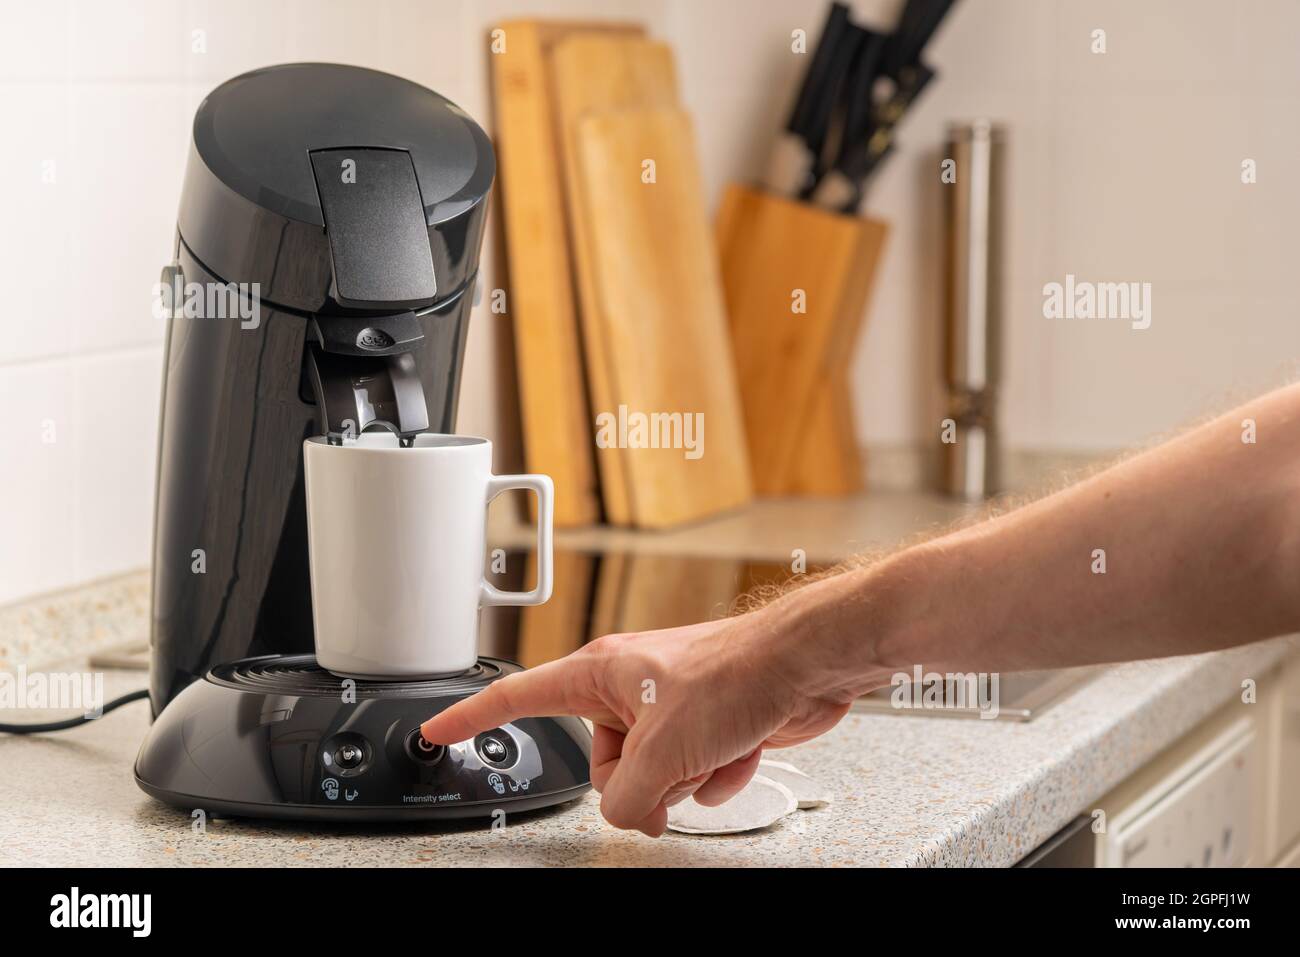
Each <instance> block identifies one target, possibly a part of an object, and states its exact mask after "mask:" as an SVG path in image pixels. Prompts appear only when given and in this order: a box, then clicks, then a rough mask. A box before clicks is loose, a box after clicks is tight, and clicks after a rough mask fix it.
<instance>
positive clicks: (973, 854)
mask: <svg viewBox="0 0 1300 957" xmlns="http://www.w3.org/2000/svg"><path fill="white" fill-rule="evenodd" d="M966 514H969V512H968V510H966V509H964V508H962V507H961V506H954V505H952V504H951V503H946V502H942V501H941V500H938V499H935V498H933V497H930V496H924V495H916V494H905V493H898V494H887V493H886V494H880V493H873V494H872V495H871V496H869V497H867V498H865V499H859V500H844V501H840V502H834V503H807V502H803V503H797V504H796V503H788V502H784V503H783V502H780V501H774V502H770V503H762V504H760V505H759V506H756V507H754V508H752V509H749V510H747V511H746V512H744V513H733V514H730V515H727V516H723V517H721V518H719V519H717V520H715V521H714V522H712V523H705V524H702V525H699V526H695V527H693V528H690V529H684V530H680V531H676V532H673V533H671V534H669V533H664V534H659V535H654V536H648V537H646V536H643V537H636V536H633V535H632V534H631V533H626V532H624V533H616V532H612V531H609V530H606V531H603V532H570V533H566V534H565V535H560V536H557V537H558V538H559V539H560V544H568V545H571V546H577V547H606V548H608V547H615V548H623V547H635V548H637V549H642V548H648V549H650V550H652V551H658V552H661V553H663V552H672V553H685V554H720V553H725V552H727V551H728V550H730V551H731V552H734V553H735V554H738V555H745V556H749V557H762V556H771V557H772V558H774V559H781V558H783V557H787V556H789V555H790V550H791V548H792V547H799V548H803V549H805V550H806V551H807V553H808V555H809V556H810V558H812V557H819V558H826V559H834V558H835V557H837V555H839V554H842V553H843V552H844V551H846V550H849V551H851V550H856V549H859V548H862V547H870V546H872V545H879V544H889V543H893V542H897V541H898V540H899V539H902V538H905V537H907V536H908V535H910V534H913V533H914V532H916V531H918V530H921V529H923V528H925V527H927V526H930V527H933V526H934V525H942V524H946V523H948V522H950V521H952V520H953V519H956V518H960V517H962V516H963V515H966ZM521 534H522V533H521ZM497 537H498V538H500V537H501V536H497ZM506 537H507V538H508V536H506ZM147 600H148V583H147V577H146V576H145V575H144V574H143V573H139V574H135V575H128V576H125V577H123V578H120V579H117V580H115V581H110V582H104V583H100V584H97V585H93V586H90V587H88V588H85V589H80V590H78V591H76V592H73V593H69V594H65V595H63V596H57V597H56V598H54V599H49V600H40V601H33V602H29V603H27V604H25V605H22V606H10V607H8V608H0V669H6V668H14V667H16V666H17V665H19V664H26V666H27V667H28V668H29V669H30V668H36V667H42V668H48V669H50V670H69V669H72V668H84V667H85V658H84V656H85V655H86V654H88V653H90V652H92V651H96V650H102V649H103V648H105V647H108V646H112V645H115V644H120V643H121V642H123V641H124V640H128V639H135V640H140V639H141V638H142V637H143V636H144V634H145V630H146V626H145V622H146V621H147V612H148V607H147ZM1295 641H1296V639H1285V640H1279V641H1274V642H1266V643H1262V644H1258V645H1252V646H1249V647H1246V648H1241V649H1237V650H1235V651H1231V652H1222V653H1218V654H1212V655H1197V656H1191V657H1186V658H1175V659H1167V660H1165V661H1159V662H1138V663H1135V664H1129V665H1122V666H1118V667H1115V668H1112V669H1110V670H1108V671H1106V672H1104V673H1103V674H1101V675H1099V676H1098V677H1097V678H1095V679H1094V680H1093V681H1091V682H1089V683H1088V684H1086V685H1084V686H1082V687H1080V688H1078V689H1077V690H1075V691H1074V692H1073V693H1071V694H1070V695H1069V697H1066V698H1064V699H1062V700H1061V701H1059V702H1057V703H1056V704H1055V705H1053V706H1052V707H1051V708H1050V709H1049V710H1047V711H1046V712H1045V713H1042V714H1040V715H1039V716H1037V717H1036V718H1035V719H1034V720H1033V721H1030V722H1028V723H1024V724H1022V723H1016V722H1007V721H978V720H962V719H953V718H935V717H916V716H907V715H890V714H851V715H850V716H849V717H847V718H845V719H844V720H843V721H842V722H841V723H840V724H839V725H838V726H837V727H836V728H835V729H834V730H832V731H831V732H830V733H828V734H826V735H823V736H822V737H821V738H818V739H817V740H815V741H811V742H809V743H808V744H805V745H802V746H800V747H798V748H792V749H789V750H787V751H783V752H777V756H778V757H780V758H782V759H784V760H788V761H791V762H793V763H794V764H795V765H797V766H798V767H800V768H801V769H803V770H804V771H806V772H808V773H809V774H811V775H813V776H814V777H815V778H817V779H818V780H820V781H821V782H822V783H824V784H825V785H826V786H827V787H828V789H829V790H830V792H831V796H832V799H833V803H832V804H831V805H830V806H829V807H825V808H820V809H817V810H812V811H801V812H798V813H796V814H794V815H791V816H789V817H787V818H785V819H783V820H782V821H781V822H779V823H778V824H776V825H774V826H773V827H771V828H770V829H768V830H766V831H762V832H757V833H753V834H746V835H735V836H728V837H698V836H686V835H680V834H673V833H671V832H670V833H669V834H667V835H665V836H664V837H663V838H660V839H659V840H657V841H655V840H650V839H648V838H645V837H642V836H641V835H638V834H629V833H623V832H619V831H616V830H614V829H613V828H611V827H609V826H608V825H606V824H605V823H604V822H603V820H602V819H601V817H600V811H599V805H598V798H597V797H596V796H595V795H592V794H588V795H587V796H585V797H583V798H581V799H579V800H578V801H575V802H573V803H571V804H569V805H565V806H563V807H560V808H556V809H552V810H548V811H540V812H536V813H533V814H530V815H516V816H514V817H512V818H510V819H509V820H508V822H507V826H506V827H505V828H503V829H501V830H498V831H491V830H487V829H482V828H480V827H478V826H466V825H456V826H452V827H447V826H439V825H430V824H425V825H413V826H408V827H400V828H399V827H383V828H381V827H367V828H362V827H325V826H321V825H318V824H313V825H298V826H292V825H285V824H270V823H260V822H256V821H246V820H239V821H236V820H214V821H209V823H208V826H207V829H206V831H205V832H203V833H195V832H194V830H193V829H192V827H191V823H192V822H191V819H190V817H189V815H188V814H186V813H185V812H183V811H177V810H174V809H171V808H168V807H165V806H163V805H161V804H158V803H156V802H154V801H153V800H151V799H150V798H148V797H147V796H146V795H145V794H144V793H143V792H141V791H140V790H139V789H138V788H137V787H136V785H135V782H134V781H133V780H132V777H131V767H132V764H133V762H134V760H135V754H136V751H137V749H138V748H139V745H140V742H141V740H142V739H143V737H144V734H145V731H146V728H147V726H148V707H147V705H145V704H144V703H143V702H139V703H134V704H131V705H128V706H126V707H125V708H123V709H121V710H119V711H116V712H113V713H111V714H109V715H106V716H105V717H104V718H103V719H101V720H99V721H96V722H93V723H91V724H90V725H88V726H86V727H83V728H79V729H77V730H75V731H71V732H64V733H59V734H49V735H43V736H38V737H30V738H16V737H10V736H5V735H0V767H3V768H4V769H5V773H4V774H3V775H0V865H6V864H8V865H12V864H48V865H92V866H93V865H107V864H125V865H132V864H182V865H204V866H213V865H291V866H298V865H309V864H322V865H337V866H348V865H367V864H379V865H411V866H421V865H430V864H433V865H498V866H511V865H584V864H585V865H643V866H656V865H680V866H689V865H712V866H729V867H736V866H745V865H775V866H783V867H789V866H802V865H868V866H876V865H992V866H1005V865H1010V864H1013V863H1015V862H1016V861H1018V860H1019V859H1020V858H1022V857H1024V856H1025V854H1027V853H1028V852H1029V851H1031V850H1032V849H1034V848H1035V847H1036V846H1037V845H1039V844H1041V843H1042V842H1043V841H1044V840H1045V839H1046V838H1047V837H1049V836H1051V835H1052V834H1053V833H1055V832H1056V831H1057V830H1058V829H1060V828H1061V827H1063V826H1064V825H1065V824H1067V823H1068V822H1069V821H1070V820H1071V819H1073V818H1074V817H1075V816H1076V815H1078V814H1080V813H1082V812H1086V811H1088V810H1090V807H1091V803H1092V802H1095V801H1096V800H1097V799H1099V798H1100V797H1101V796H1102V795H1104V794H1105V793H1106V792H1107V791H1109V790H1110V789H1112V788H1113V787H1114V786H1115V785H1116V784H1118V783H1120V782H1121V781H1122V780H1124V779H1125V778H1126V777H1128V776H1129V775H1130V774H1131V773H1132V772H1133V771H1135V770H1137V769H1138V768H1140V767H1141V766H1142V765H1144V764H1145V763H1146V762H1148V761H1149V760H1150V759H1151V758H1153V757H1154V756H1155V755H1156V754H1157V753H1159V752H1160V751H1161V750H1162V749H1164V748H1165V747H1167V746H1168V745H1170V744H1172V743H1173V742H1174V741H1176V740H1177V739H1178V738H1179V737H1180V736H1181V735H1183V734H1184V733H1185V732H1187V731H1188V730H1190V729H1191V728H1192V727H1194V726H1195V725H1196V724H1197V723H1198V722H1199V721H1201V720H1202V719H1203V718H1205V717H1207V716H1208V715H1210V714H1211V713H1212V712H1214V711H1215V710H1216V709H1217V708H1219V707H1220V706H1222V705H1223V704H1224V703H1225V702H1227V701H1229V700H1233V699H1234V698H1237V697H1238V696H1239V695H1240V689H1241V682H1242V681H1243V680H1244V679H1246V678H1255V679H1259V678H1261V677H1263V675H1264V674H1265V673H1266V672H1267V671H1268V670H1269V669H1270V668H1271V667H1272V666H1273V665H1274V664H1275V663H1277V662H1278V661H1280V660H1281V659H1282V658H1283V657H1284V656H1285V655H1286V654H1288V653H1289V652H1290V650H1291V648H1293V647H1295V644H1294V643H1295ZM77 656H82V657H80V658H78V657H77ZM59 662H63V665H62V666H60V665H59ZM144 684H145V676H144V675H143V674H142V673H140V672H129V671H110V672H106V679H105V688H104V692H105V695H106V697H109V698H111V697H115V696H117V695H118V694H121V693H123V692H126V691H129V690H132V689H135V688H139V687H142V686H143V685H144ZM1241 707H1251V706H1250V705H1241ZM4 714H5V717H6V719H8V720H36V719H37V717H38V716H37V715H36V714H30V713H29V714H27V715H23V714H21V713H16V712H13V711H8V712H4Z"/></svg>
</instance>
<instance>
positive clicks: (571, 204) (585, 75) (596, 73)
mask: <svg viewBox="0 0 1300 957" xmlns="http://www.w3.org/2000/svg"><path fill="white" fill-rule="evenodd" d="M551 78H552V83H553V90H554V107H555V121H556V128H557V131H558V132H557V137H556V138H557V143H558V147H559V153H560V162H561V167H562V169H563V171H564V183H565V189H564V194H565V201H566V204H567V212H568V219H567V222H568V225H569V238H570V241H571V244H572V250H573V256H574V259H575V277H574V278H575V284H576V286H577V289H578V303H579V319H580V321H579V326H580V328H581V331H582V341H583V345H584V354H585V359H586V365H585V368H586V372H587V389H588V395H589V400H590V401H589V406H590V408H591V410H592V411H593V412H597V411H600V410H609V409H616V408H617V402H615V401H614V392H613V385H612V383H611V381H610V378H609V376H610V374H611V373H610V362H609V357H608V353H609V344H608V343H607V342H606V340H605V336H604V328H605V325H606V321H605V320H604V319H602V318H601V317H600V316H598V315H597V313H598V311H599V308H600V304H599V298H598V296H597V295H596V292H595V262H596V256H597V253H596V249H595V246H594V245H593V241H592V238H591V236H590V234H589V232H588V230H587V223H588V221H589V217H588V215H587V211H586V210H585V209H584V207H583V203H584V194H583V193H582V192H581V191H580V190H575V189H574V188H573V184H574V183H575V182H576V177H577V167H576V163H577V160H576V150H575V148H574V142H575V136H576V128H577V124H578V123H579V122H580V121H581V120H582V118H583V117H585V116H588V115H590V114H592V113H597V112H601V111H604V110H611V109H627V108H635V107H668V106H675V105H676V104H677V75H676V68H675V66H674V64H673V55H672V50H671V48H669V47H668V45H667V44H664V43H657V42H654V41H650V40H644V39H640V38H637V37H633V36H626V35H620V36H614V35H596V34H591V33H582V34H574V35H572V36H569V37H566V38H564V39H562V40H561V41H559V42H558V43H557V44H556V45H555V47H554V49H553V51H552V53H551ZM590 424H591V423H590V421H589V423H588V425H589V427H590ZM589 434H590V433H589ZM595 457H596V464H597V468H598V471H599V473H600V482H601V499H602V501H603V503H604V506H605V517H606V519H607V520H608V521H609V522H610V523H611V524H614V525H632V524H636V521H635V516H634V514H633V508H632V503H631V498H630V492H629V489H628V486H629V482H630V478H629V476H628V474H627V471H626V468H625V464H624V456H623V455H622V454H621V453H620V451H619V450H617V449H601V448H597V449H596V450H595Z"/></svg>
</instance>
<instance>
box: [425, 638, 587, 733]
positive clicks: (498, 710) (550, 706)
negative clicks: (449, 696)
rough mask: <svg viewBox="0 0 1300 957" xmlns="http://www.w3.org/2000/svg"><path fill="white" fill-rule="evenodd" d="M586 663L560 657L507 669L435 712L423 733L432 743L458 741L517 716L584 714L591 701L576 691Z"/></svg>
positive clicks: (426, 723)
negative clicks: (577, 677) (517, 669)
mask: <svg viewBox="0 0 1300 957" xmlns="http://www.w3.org/2000/svg"><path fill="white" fill-rule="evenodd" d="M582 667H585V665H583V664H580V663H579V662H577V661H575V660H574V659H572V658H561V659H560V660H559V661H550V662H547V663H546V664H544V665H539V666H538V667H536V668H529V669H528V670H527V671H520V672H516V673H515V674H512V675H507V676H506V677H504V678H501V679H499V680H497V681H494V682H492V684H490V685H488V686H487V687H486V688H484V689H483V690H482V691H480V692H478V693H477V694H472V695H470V696H469V697H468V698H464V699H462V700H460V701H457V702H456V703H455V704H454V705H452V706H451V707H449V708H447V709H445V710H443V711H440V712H439V713H438V714H435V715H434V716H433V717H432V718H430V719H429V720H428V721H426V722H424V724H422V725H420V733H421V734H422V735H424V738H425V740H426V741H428V742H429V743H430V744H456V743H457V742H459V741H468V740H469V739H470V738H472V737H474V735H476V734H478V733H479V732H481V731H490V730H492V729H493V728H499V727H501V725H503V724H506V723H508V722H510V721H514V720H515V719H516V718H535V717H548V716H551V715H558V714H581V713H582V712H583V711H584V710H590V707H591V702H584V701H582V700H580V699H578V698H577V697H575V695H574V693H573V689H574V687H575V686H577V685H578V684H579V682H577V681H575V672H576V670H577V669H578V668H582Z"/></svg>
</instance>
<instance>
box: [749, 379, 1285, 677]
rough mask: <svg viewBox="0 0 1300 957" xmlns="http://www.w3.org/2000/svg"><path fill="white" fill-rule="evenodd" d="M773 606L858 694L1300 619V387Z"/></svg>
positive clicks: (1144, 653)
mask: <svg viewBox="0 0 1300 957" xmlns="http://www.w3.org/2000/svg"><path fill="white" fill-rule="evenodd" d="M1244 419H1252V420H1254V422H1255V423H1256V434H1257V441H1256V442H1254V443H1249V444H1248V443H1243V441H1242V421H1243V420H1244ZM1103 563H1104V564H1103ZM1103 569H1104V570H1103ZM768 612H769V615H770V619H769V620H771V621H774V622H775V621H780V622H782V623H783V624H784V626H785V627H784V628H780V627H778V628H775V629H774V630H776V631H787V632H790V633H794V634H796V635H798V636H799V639H798V646H799V648H800V655H801V658H802V659H803V660H804V661H806V662H807V664H805V665H803V666H801V667H805V668H807V669H809V670H810V671H812V672H815V673H816V676H817V679H816V680H817V681H818V682H819V683H820V684H821V685H823V686H828V687H831V688H833V689H834V690H835V693H837V694H839V695H844V696H847V695H851V694H855V693H860V692H861V691H863V690H866V689H867V688H868V687H871V686H876V685H879V684H883V683H887V682H888V680H889V675H891V674H892V673H893V672H895V671H910V670H911V669H912V667H913V666H915V665H921V666H922V667H924V668H925V669H926V670H935V671H972V670H977V671H1013V670H1026V669H1034V668H1045V667H1065V666H1071V665H1081V664H1090V663H1096V662H1108V661H1120V660H1128V659H1134V658H1148V657H1160V656H1164V655H1174V654H1188V653H1192V652H1197V651H1205V650H1210V649H1216V648H1223V647H1228V646H1231V645H1237V644H1242V643H1245V642H1249V641H1254V640H1258V639H1261V638H1267V637H1271V636H1273V635H1278V634H1285V633H1287V632H1290V631H1294V630H1300V387H1294V386H1293V387H1289V388H1287V389H1283V390H1279V391H1277V392H1274V393H1271V394H1269V395H1267V396H1264V397H1262V398H1260V399H1258V400H1255V401H1254V402H1251V403H1249V404H1247V405H1245V406H1242V407H1241V408H1239V409H1236V410H1234V411H1233V412H1231V413H1228V414H1227V415H1225V416H1222V417H1220V418H1218V419H1216V420H1214V421H1213V422H1210V423H1208V424H1206V425H1204V426H1201V427H1199V428H1197V429H1194V430H1192V431H1190V432H1188V433H1187V434H1185V435H1183V436H1181V437H1179V438H1177V439H1175V440H1173V441H1171V442H1168V443H1166V444H1164V445H1162V446H1159V447H1157V448H1154V449H1151V450H1150V451H1148V452H1145V453H1143V454H1141V455H1138V456H1135V457H1133V458H1131V459H1129V460H1127V461H1125V462H1123V463H1121V464H1119V465H1117V466H1114V467H1112V468H1110V469H1107V470H1106V471H1104V472H1101V473H1099V474H1097V475H1095V476H1093V477H1092V478H1090V479H1088V480H1086V481H1084V482H1081V483H1080V484H1078V485H1076V486H1073V487H1071V488H1069V489H1066V490H1064V491H1062V492H1059V493H1057V494H1055V495H1052V496H1049V497H1047V498H1045V499H1042V500H1040V501H1038V502H1035V503H1033V504H1032V505H1028V506H1026V507H1024V508H1021V509H1019V510H1017V511H1015V512H1012V513H1010V514H1007V515H1004V516H1002V517H999V518H996V519H992V520H990V521H987V522H984V523H981V524H979V525H975V526H972V527H970V528H967V529H963V530H961V531H958V532H954V533H952V534H950V535H947V536H944V537H942V538H939V539H935V540H933V541H931V542H928V543H926V544H924V545H920V546H917V547H915V548H912V549H908V550H906V551H903V552H900V553H899V554H897V555H895V556H893V557H892V558H889V559H886V560H884V561H882V562H880V563H877V564H875V565H873V566H870V567H866V568H863V569H859V570H855V571H851V572H848V573H846V574H844V575H840V576H837V577H835V578H831V579H827V580H825V581H822V582H818V583H816V584H814V585H811V586H809V587H807V588H805V589H802V590H800V591H797V592H794V593H791V594H790V595H788V596H786V597H785V598H783V599H781V600H780V601H779V602H777V603H775V604H773V605H772V606H769V609H768Z"/></svg>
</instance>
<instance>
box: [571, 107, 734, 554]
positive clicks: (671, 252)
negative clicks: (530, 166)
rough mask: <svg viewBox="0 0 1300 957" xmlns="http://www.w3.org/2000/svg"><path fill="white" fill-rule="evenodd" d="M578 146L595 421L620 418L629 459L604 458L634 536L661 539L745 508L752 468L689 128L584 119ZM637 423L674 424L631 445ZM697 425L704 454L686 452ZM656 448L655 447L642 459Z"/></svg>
mask: <svg viewBox="0 0 1300 957" xmlns="http://www.w3.org/2000/svg"><path fill="white" fill-rule="evenodd" d="M575 134H576V136H575V145H576V147H577V149H576V150H575V153H576V159H577V162H576V164H575V165H576V167H577V169H576V172H575V176H574V178H573V180H572V185H573V187H574V189H575V191H580V192H581V194H582V199H581V204H580V208H581V210H582V212H583V214H584V226H583V227H582V228H583V230H584V231H585V232H586V234H587V236H588V237H589V239H590V245H589V247H588V248H587V250H586V262H587V264H588V266H589V267H590V273H591V278H592V280H593V287H594V288H593V290H592V292H593V294H594V297H595V304H596V309H594V310H593V311H592V314H591V315H589V314H588V313H587V312H586V311H585V310H584V313H583V324H584V328H585V327H586V326H587V325H589V324H593V321H594V323H596V324H598V325H599V327H600V328H599V338H600V339H601V340H602V347H603V348H602V351H600V352H598V353H597V354H596V357H595V358H593V357H592V355H591V353H590V352H589V353H588V358H589V366H592V365H595V364H597V361H598V360H601V359H603V366H604V368H603V372H602V376H603V379H604V382H605V387H606V389H607V390H608V391H607V393H606V395H605V397H604V401H603V402H597V403H594V411H596V412H597V413H598V414H599V413H602V412H603V413H606V414H608V415H613V416H616V417H617V418H618V419H619V423H618V429H617V432H618V436H617V437H618V438H619V439H623V438H624V434H623V433H624V429H623V419H624V414H623V413H624V412H626V421H627V425H628V428H627V431H626V438H627V439H628V442H627V445H628V447H626V448H618V449H610V450H608V451H610V452H615V453H617V456H618V457H619V458H620V459H621V462H620V464H621V468H622V469H623V471H624V472H625V474H626V477H627V484H626V489H627V492H628V508H629V515H630V520H631V523H632V524H634V525H636V526H638V527H642V528H663V527H667V526H670V525H675V524H679V523H681V522H688V521H693V520H695V519H700V518H703V517H705V516H707V515H712V514H714V513H717V512H721V511H724V510H726V509H729V508H734V507H736V506H739V505H743V504H744V503H746V502H748V501H749V500H750V498H751V496H752V494H753V493H752V485H751V481H750V471H749V456H748V453H747V449H746V442H745V428H744V420H743V418H742V414H741V408H740V396H739V392H738V390H737V385H736V375H735V369H734V367H733V364H732V357H731V346H730V342H729V338H728V334H727V318H726V311H725V307H724V305H723V294H722V281H721V277H720V274H719V269H718V261H717V251H716V248H715V247H714V243H713V236H712V234H711V231H710V228H709V223H708V219H707V216H706V214H705V208H704V190H703V185H702V182H701V177H700V172H699V168H698V162H697V153H696V148H695V136H694V133H693V132H692V129H691V124H690V121H689V119H688V118H687V116H686V114H685V113H683V112H682V111H680V110H677V109H654V110H646V109H637V110H616V111H609V112H604V113H591V114H588V115H586V116H584V117H582V118H581V119H580V120H579V121H578V123H577V125H576V127H575ZM651 173H652V174H653V175H652V181H647V177H648V176H650V174H651ZM580 255H582V252H581V251H580ZM638 415H639V416H643V417H652V416H661V417H663V416H674V415H676V416H677V417H678V418H677V419H676V421H675V422H674V421H673V420H671V419H664V418H660V419H658V420H656V421H652V422H651V425H650V428H649V429H648V430H647V434H643V435H640V436H638V435H637V433H636V431H635V429H636V424H637V423H636V421H635V417H636V416H638ZM701 420H702V422H703V423H704V427H703V441H702V442H698V438H697V449H696V450H694V451H692V450H689V449H686V448H683V447H682V445H683V442H682V440H684V439H685V440H689V439H691V438H692V435H691V433H690V432H689V431H688V429H689V428H690V427H694V428H695V429H696V436H698V434H699V426H698V423H699V422H700V421H701ZM599 424H600V421H599V419H598V420H597V425H598V426H599ZM669 432H670V433H671V434H667V435H666V434H665V433H669ZM651 436H654V437H656V438H658V439H659V442H658V444H659V447H645V446H646V445H653V444H654V440H653V439H652V438H651ZM665 438H667V439H668V441H664V439H665ZM673 439H676V440H677V441H676V443H674V442H673V441H672V440H673ZM674 444H676V447H664V446H665V445H668V446H672V445H674ZM633 445H636V446H640V447H631V446H633ZM611 457H614V456H611ZM602 477H603V473H602Z"/></svg>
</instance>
